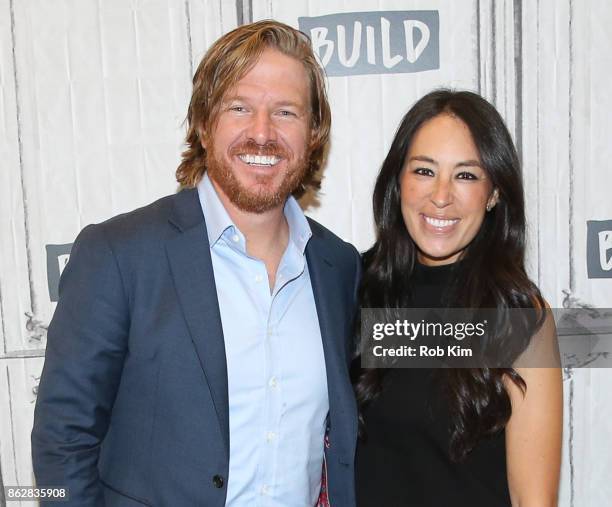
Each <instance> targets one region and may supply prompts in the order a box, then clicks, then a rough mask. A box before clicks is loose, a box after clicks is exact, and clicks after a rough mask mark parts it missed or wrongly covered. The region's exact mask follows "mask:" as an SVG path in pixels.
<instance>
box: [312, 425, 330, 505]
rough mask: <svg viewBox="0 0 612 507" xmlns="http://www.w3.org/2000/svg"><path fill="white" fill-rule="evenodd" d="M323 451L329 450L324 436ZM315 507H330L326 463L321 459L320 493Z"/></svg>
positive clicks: (327, 441) (327, 440) (327, 438)
mask: <svg viewBox="0 0 612 507" xmlns="http://www.w3.org/2000/svg"><path fill="white" fill-rule="evenodd" d="M325 449H329V437H328V436H327V435H325ZM315 507H331V504H330V503H329V496H328V495H327V461H326V460H325V458H323V466H322V467H321V493H319V500H318V501H317V505H316V506H315Z"/></svg>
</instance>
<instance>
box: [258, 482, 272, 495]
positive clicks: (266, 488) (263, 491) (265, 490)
mask: <svg viewBox="0 0 612 507" xmlns="http://www.w3.org/2000/svg"><path fill="white" fill-rule="evenodd" d="M259 491H260V492H261V494H262V495H267V494H268V493H270V487H269V486H268V485H267V484H264V485H263V486H262V487H261V489H260V490H259Z"/></svg>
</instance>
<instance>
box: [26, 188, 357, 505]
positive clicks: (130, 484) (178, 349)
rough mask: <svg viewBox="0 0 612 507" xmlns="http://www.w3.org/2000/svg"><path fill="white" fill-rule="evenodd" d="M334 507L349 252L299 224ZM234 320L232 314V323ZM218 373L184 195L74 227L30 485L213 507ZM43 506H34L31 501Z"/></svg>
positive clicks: (345, 447) (216, 345)
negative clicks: (324, 393) (322, 379)
mask: <svg viewBox="0 0 612 507" xmlns="http://www.w3.org/2000/svg"><path fill="white" fill-rule="evenodd" d="M310 226H311V229H312V233H313V235H312V237H311V239H310V241H309V243H308V245H307V248H306V258H307V262H308V268H309V272H310V277H311V282H312V288H313V292H314V297H315V301H316V307H317V312H318V317H319V324H320V327H321V336H322V340H323V349H324V353H325V363H326V368H327V383H328V390H329V405H330V413H329V418H328V431H329V436H330V442H331V447H330V448H329V449H327V450H326V462H327V467H328V490H329V493H330V499H331V503H332V505H333V506H334V507H352V506H354V504H355V496H354V471H353V462H354V454H355V443H356V437H357V410H356V404H355V399H354V397H353V391H352V388H351V383H350V380H349V371H348V368H349V361H350V357H351V353H352V340H351V337H352V333H353V330H352V322H353V318H354V315H355V311H356V292H357V286H358V282H359V275H360V260H359V256H358V254H357V251H356V250H355V248H354V247H352V246H351V245H349V244H347V243H345V242H343V241H342V240H340V239H339V238H338V237H336V236H335V235H333V234H332V233H331V232H329V231H328V230H327V229H325V228H324V227H322V226H321V225H319V224H317V223H316V222H314V221H312V220H310ZM237 317H238V318H239V316H237ZM228 419H229V416H228V394H227V367H226V361H225V347H224V342H223V331H222V327H221V317H220V314H219V305H218V302H217V295H216V289H215V280H214V274H213V269H212V263H211V257H210V248H209V244H208V236H207V234H206V224H205V222H204V216H203V213H202V209H201V206H200V202H199V199H198V195H197V191H196V190H195V189H190V190H183V191H181V192H179V193H177V194H175V195H172V196H168V197H165V198H163V199H160V200H159V201H156V202H154V203H153V204H151V205H149V206H146V207H144V208H141V209H138V210H135V211H133V212H131V213H127V214H125V215H120V216H118V217H115V218H113V219H111V220H109V221H107V222H104V223H102V224H98V225H90V226H88V227H86V228H85V229H83V231H82V232H81V233H80V234H79V236H78V238H77V239H76V241H75V243H74V246H73V249H72V253H71V256H70V261H69V263H68V265H67V266H66V268H65V270H64V272H63V274H62V278H61V281H60V298H59V302H58V305H57V308H56V310H55V314H54V316H53V320H52V321H51V324H50V325H49V330H48V336H47V350H46V357H45V364H44V368H43V373H42V377H41V379H40V386H39V390H38V398H37V401H36V409H35V414H34V428H33V431H32V458H33V464H34V473H35V476H36V482H37V484H38V485H39V486H51V485H55V486H66V487H68V488H69V489H70V501H69V502H67V503H63V504H62V505H66V506H68V505H71V506H72V505H74V506H79V507H89V506H107V507H136V506H142V505H152V506H156V507H161V506H168V507H190V506H196V505H197V506H215V507H222V506H224V505H225V495H226V490H227V488H226V486H227V475H228V464H229V420H228ZM42 505H44V503H43V504H42Z"/></svg>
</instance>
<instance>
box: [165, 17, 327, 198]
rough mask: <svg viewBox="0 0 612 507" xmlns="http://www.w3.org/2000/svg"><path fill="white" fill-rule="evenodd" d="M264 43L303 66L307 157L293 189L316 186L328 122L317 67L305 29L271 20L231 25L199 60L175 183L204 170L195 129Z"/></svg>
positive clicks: (206, 125) (208, 123)
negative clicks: (307, 101) (307, 92)
mask: <svg viewBox="0 0 612 507" xmlns="http://www.w3.org/2000/svg"><path fill="white" fill-rule="evenodd" d="M268 48H272V49H275V50H277V51H280V52H281V53H283V54H285V55H287V56H290V57H292V58H295V59H296V60H297V61H299V62H301V63H302V64H303V65H304V68H305V69H306V74H307V75H308V80H309V84H310V87H309V89H310V127H311V131H312V136H311V139H310V145H309V151H310V161H309V167H308V170H307V172H306V176H305V178H304V181H302V184H301V185H300V187H299V188H298V190H297V191H296V192H295V193H297V194H298V195H300V194H301V193H303V192H304V190H305V189H306V186H311V187H314V188H315V189H318V188H319V187H320V182H319V181H318V180H316V173H317V171H318V170H319V169H320V167H321V165H322V163H323V158H324V155H325V148H326V145H327V142H328V140H329V131H330V126H331V112H330V109H329V103H328V101H327V93H326V90H325V77H324V74H323V69H322V68H321V67H320V65H319V64H318V62H317V60H316V58H315V55H314V53H313V51H312V48H311V46H310V40H309V39H308V37H307V36H306V35H304V34H303V33H302V32H300V31H298V30H296V29H295V28H292V27H290V26H288V25H285V24H283V23H279V22H278V21H272V20H264V21H258V22H256V23H251V24H248V25H243V26H240V27H238V28H236V29H235V30H232V31H231V32H229V33H227V34H226V35H224V36H223V37H221V38H220V39H218V40H217V41H216V42H215V43H214V44H213V45H212V46H211V47H210V49H209V50H208V51H207V52H206V54H205V55H204V58H203V59H202V61H201V62H200V65H199V66H198V69H197V71H196V73H195V76H194V77H193V93H192V95H191V101H190V103H189V109H188V112H187V124H188V130H187V137H186V144H187V149H186V150H185V151H184V152H183V154H182V159H183V160H182V162H181V164H180V165H179V167H178V169H177V170H176V179H177V181H178V182H179V183H180V185H181V187H194V186H196V185H197V183H198V181H199V180H200V178H201V177H202V175H203V174H204V172H205V171H206V150H205V148H204V147H203V146H202V142H201V138H200V135H201V133H203V132H206V133H207V134H209V133H211V130H212V129H214V125H215V122H216V120H217V117H218V115H219V110H220V107H221V104H222V101H223V98H224V96H225V94H226V93H227V91H228V90H230V89H231V88H232V87H233V86H234V85H236V83H237V82H238V81H239V80H240V79H241V78H242V77H243V76H244V75H245V74H246V73H247V72H248V71H249V70H250V69H251V68H252V67H253V66H254V65H255V63H256V62H257V60H258V59H259V57H260V56H261V54H262V52H263V51H264V50H265V49H268Z"/></svg>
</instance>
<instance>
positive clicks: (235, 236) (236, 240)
mask: <svg viewBox="0 0 612 507" xmlns="http://www.w3.org/2000/svg"><path fill="white" fill-rule="evenodd" d="M232 241H233V242H234V243H238V241H240V236H238V234H234V235H233V236H232Z"/></svg>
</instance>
